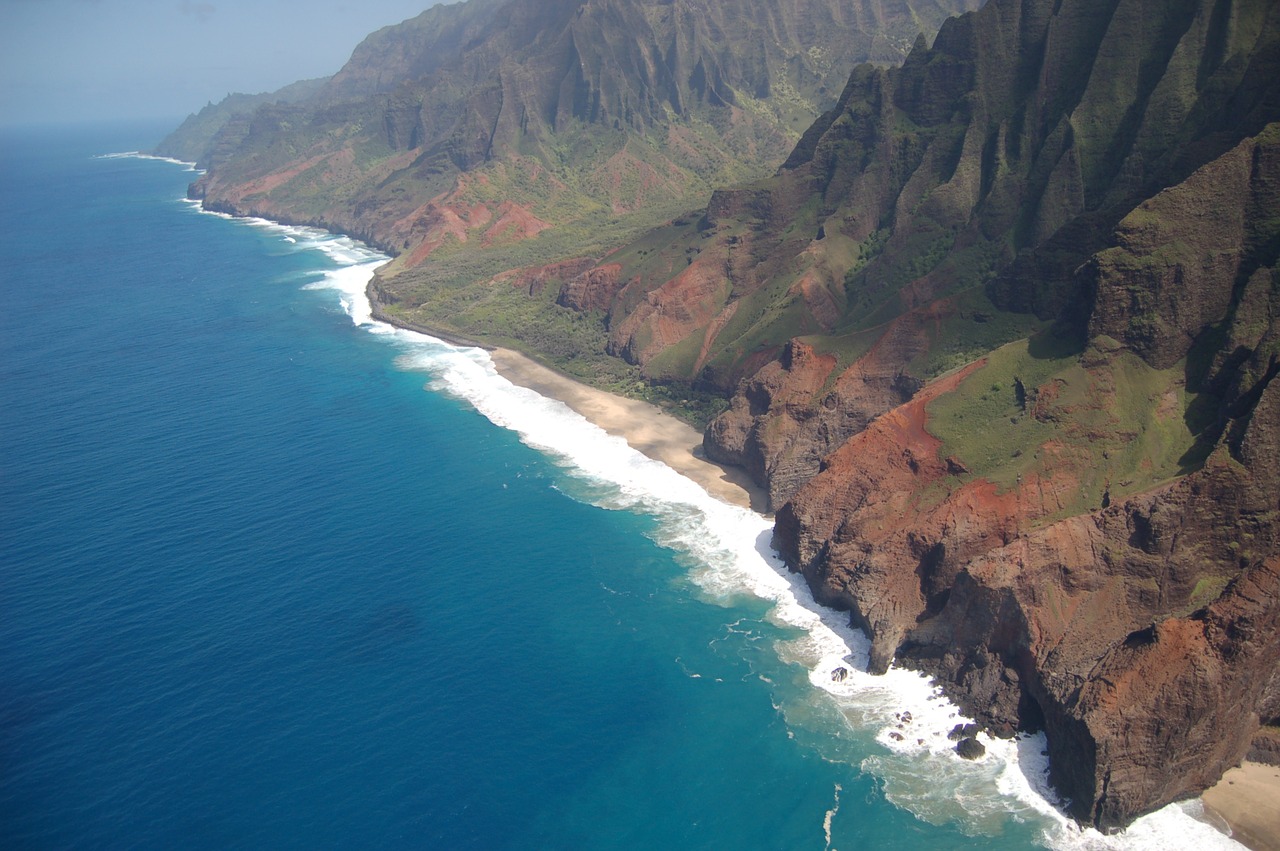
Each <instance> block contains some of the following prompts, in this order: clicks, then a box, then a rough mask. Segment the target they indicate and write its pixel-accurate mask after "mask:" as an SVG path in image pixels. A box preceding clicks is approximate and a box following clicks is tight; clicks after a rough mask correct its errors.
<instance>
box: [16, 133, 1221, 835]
mask: <svg viewBox="0 0 1280 851" xmlns="http://www.w3.org/2000/svg"><path fill="white" fill-rule="evenodd" d="M164 129H165V128H162V127H155V126H150V127H147V126H130V127H123V126H122V127H95V128H71V129H67V128H63V129H60V130H56V131H55V130H25V131H6V132H5V134H4V135H3V136H0V233H2V234H3V247H2V248H0V283H2V286H3V289H2V292H3V297H4V298H3V309H2V310H0V438H2V439H3V444H2V445H3V455H2V456H0V847H3V848H114V847H140V848H177V847H183V848H227V847H238V848H272V847H347V848H351V847H379V848H441V849H452V848H479V849H496V848H589V847H590V848H737V849H757V848H759V849H774V848H777V849H791V848H796V849H801V848H812V849H823V848H843V849H853V848H912V849H915V848H920V849H952V848H998V849H1014V848H1026V847H1036V846H1039V845H1044V844H1050V845H1055V846H1076V847H1084V846H1099V847H1101V846H1103V845H1105V846H1107V847H1112V846H1118V847H1167V844H1168V842H1169V841H1170V839H1169V837H1171V836H1176V837H1178V838H1179V839H1182V840H1186V841H1188V842H1191V841H1192V837H1196V838H1195V839H1194V844H1196V845H1197V846H1204V845H1205V843H1206V842H1209V843H1210V844H1211V843H1212V841H1213V837H1214V836H1216V834H1212V835H1209V836H1208V838H1205V837H1206V835H1205V834H1200V833H1196V831H1198V830H1201V829H1202V828H1203V825H1201V824H1200V823H1199V822H1196V821H1194V820H1193V819H1191V818H1190V816H1188V815H1187V811H1191V812H1194V809H1195V808H1194V805H1191V806H1189V807H1187V808H1185V809H1186V811H1184V810H1183V809H1176V808H1175V811H1173V812H1172V813H1170V812H1166V813H1162V814H1160V816H1157V817H1156V818H1155V819H1154V820H1152V821H1151V823H1150V824H1148V825H1147V826H1145V827H1144V828H1143V829H1141V830H1135V831H1133V832H1132V835H1131V836H1130V837H1127V838H1121V839H1119V840H1106V841H1105V842H1104V840H1103V839H1102V838H1101V837H1098V836H1096V834H1092V835H1091V834H1088V833H1085V834H1081V833H1079V832H1078V831H1074V830H1073V829H1072V828H1070V827H1069V826H1065V825H1064V824H1063V822H1062V820H1061V819H1060V818H1057V817H1055V816H1053V815H1052V812H1051V811H1048V810H1047V805H1046V804H1045V803H1044V802H1043V801H1042V800H1039V799H1037V797H1036V796H1035V794H1034V792H1031V791H1030V790H1031V787H1032V786H1034V785H1035V778H1036V776H1038V775H1037V772H1038V771H1042V769H1043V766H1042V765H1037V763H1036V756H1037V754H1038V747H1039V745H1038V743H1037V742H1036V740H1030V741H1028V742H1024V743H1022V744H1021V745H1020V746H1018V745H1002V744H1001V743H992V756H991V758H989V759H988V760H987V761H986V762H985V763H982V764H977V765H974V764H969V763H963V762H961V761H960V760H958V758H955V757H954V755H953V754H951V753H950V751H949V750H948V748H947V745H946V743H945V742H944V743H943V744H941V745H939V744H937V741H936V740H937V738H938V736H939V735H941V734H942V733H945V730H946V729H949V727H950V725H951V723H954V720H955V718H956V716H955V713H954V710H951V709H949V708H947V707H946V706H945V702H944V701H941V700H940V699H938V698H937V697H936V695H935V694H934V693H933V692H932V690H931V689H930V688H929V687H928V685H927V684H925V683H923V682H922V681H919V679H918V678H914V677H913V675H909V674H905V673H903V674H901V676H900V677H899V679H898V680H896V681H893V682H894V684H893V685H888V684H886V685H884V686H883V687H882V686H880V685H878V684H874V683H873V684H868V683H867V682H865V681H864V680H865V678H863V679H859V678H858V677H854V678H852V680H851V682H850V684H848V685H847V686H845V685H841V687H840V688H836V687H834V686H829V685H828V686H824V683H828V681H829V679H830V678H829V675H828V671H829V668H830V666H831V664H833V660H834V662H840V661H841V660H842V659H843V660H844V661H845V662H846V663H848V664H854V663H856V661H857V656H858V653H859V652H860V651H859V650H858V647H857V637H856V636H850V635H849V634H848V632H847V630H846V629H844V628H843V624H842V619H841V618H840V617H839V616H836V615H831V614H830V613H827V614H822V615H815V614H812V613H810V612H807V611H806V610H804V609H803V608H802V607H801V606H799V605H798V604H797V603H796V601H794V600H792V596H791V595H793V593H798V596H799V597H800V598H801V599H800V601H799V602H801V603H803V596H804V595H803V592H802V589H799V588H798V586H797V585H795V583H794V582H789V581H788V580H787V578H786V577H784V576H781V575H777V574H770V573H769V570H771V569H774V568H776V565H772V566H771V565H770V563H769V560H768V558H767V556H768V553H767V551H764V552H763V555H762V548H761V542H762V541H763V540H767V535H764V533H765V532H766V530H767V524H766V523H765V522H764V521H763V520H761V519H760V518H756V517H754V516H751V515H750V514H749V512H744V511H741V510H738V509H729V508H728V507H726V506H718V504H713V503H714V500H710V499H709V498H707V497H705V496H704V495H700V494H699V493H690V492H688V491H686V489H685V484H682V483H683V482H684V480H679V481H675V480H673V479H671V478H670V477H669V476H670V474H669V471H666V470H665V468H662V469H656V468H655V467H656V465H653V464H652V462H647V461H645V460H643V459H639V458H638V456H634V454H633V453H630V452H629V450H626V449H625V447H619V446H617V445H616V441H612V440H611V439H607V438H604V437H603V435H597V434H592V433H591V430H590V429H589V428H587V427H586V426H585V424H583V423H581V422H579V421H577V419H576V417H574V416H573V415H571V414H569V413H568V412H567V411H565V410H563V409H561V408H559V407H558V406H557V405H553V404H547V403H545V402H543V401H541V400H538V399H536V398H534V397H532V396H531V394H525V393H522V392H521V391H519V390H517V389H514V388H510V386H509V385H505V382H503V381H502V380H501V379H499V378H497V377H496V376H495V375H494V374H493V372H492V369H491V368H490V367H489V366H488V365H487V360H486V358H485V356H484V355H483V354H482V353H478V352H473V351H465V350H457V349H454V348H452V347H449V346H445V345H443V344H439V343H433V342H431V341H429V340H426V339H424V338H418V337H416V336H415V335H410V334H405V333H392V332H391V331H390V330H389V329H387V328H385V327H371V326H369V325H367V324H364V325H358V324H356V322H353V319H352V315H351V314H352V313H353V312H354V313H355V314H356V317H357V319H359V318H360V316H361V314H360V305H359V303H358V302H359V291H360V288H361V286H362V281H363V280H364V279H366V278H367V277H368V271H369V269H371V268H372V266H371V264H373V263H376V262H377V259H378V258H377V257H376V256H374V255H373V254H372V253H371V252H368V251H366V250H364V249H362V248H361V247H360V246H358V245H355V244H353V243H351V242H350V241H349V240H345V239H342V238H337V237H332V236H327V235H323V234H319V233H317V232H313V231H307V230H305V229H291V228H281V227H272V226H270V225H268V224H267V223H262V222H257V223H252V222H244V221H233V220H228V219H225V218H219V217H215V216H212V215H208V214H204V213H202V212H200V211H198V210H197V209H195V208H193V207H192V205H190V204H188V203H186V202H184V201H182V200H181V197H182V195H183V193H184V190H185V186H186V184H187V182H188V181H189V180H191V179H193V177H194V175H193V174H192V173H191V172H190V170H188V169H186V168H185V167H183V166H182V165H179V164H174V163H168V162H157V161H154V160H146V159H137V158H127V157H125V158H121V157H114V158H111V157H108V158H104V157H101V156H99V155H102V154H107V153H111V152H119V151H131V150H136V149H139V148H145V147H147V146H149V145H151V144H154V142H155V141H156V140H157V139H159V138H160V136H161V135H163V132H164ZM584 429H585V430H584ZM566 435H569V437H567V438H566ZM572 435H579V436H576V437H574V436H572ZM694 490H696V489H694ZM761 535H764V537H763V538H761ZM761 571H763V573H762V572H761ZM771 576H772V578H770V577H771ZM841 642H843V643H841ZM833 647H834V648H835V649H834V650H833V649H832V648H833ZM850 660H852V661H850ZM891 679H892V678H891ZM855 681H856V682H855ZM885 682H886V683H888V682H889V681H885ZM904 708H911V709H912V710H913V712H914V714H915V716H916V721H915V722H914V724H915V725H916V726H915V727H912V726H911V724H907V725H906V726H899V725H900V724H901V721H899V720H897V719H896V717H895V716H896V714H897V713H898V712H899V711H901V710H902V709H904ZM930 725H931V726H930ZM894 730H900V731H902V732H905V733H906V735H905V737H904V738H905V739H906V740H907V741H905V744H899V743H898V740H897V739H895V738H891V737H890V734H891V733H892V732H893V731H894ZM939 731H941V733H940V732H939ZM900 735H901V733H900ZM1002 747H1003V750H1002ZM1019 766H1021V769H1020V768H1019ZM1027 776H1030V777H1031V778H1032V779H1031V780H1030V781H1028V780H1027ZM1203 829H1204V830H1208V829H1207V828H1203ZM1170 831H1172V832H1170Z"/></svg>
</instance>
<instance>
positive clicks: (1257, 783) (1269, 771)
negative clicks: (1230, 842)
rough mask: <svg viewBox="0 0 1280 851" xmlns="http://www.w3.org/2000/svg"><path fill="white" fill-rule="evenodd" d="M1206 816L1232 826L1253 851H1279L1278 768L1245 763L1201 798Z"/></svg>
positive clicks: (1279, 802) (1239, 838) (1234, 832)
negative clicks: (1213, 817)
mask: <svg viewBox="0 0 1280 851" xmlns="http://www.w3.org/2000/svg"><path fill="white" fill-rule="evenodd" d="M1201 799H1202V800H1203V801H1204V808H1205V811H1206V814H1207V815H1209V816H1210V817H1212V816H1218V817H1220V818H1221V819H1222V820H1223V821H1225V822H1226V823H1227V824H1229V825H1231V835H1232V837H1234V838H1235V839H1236V841H1238V842H1240V843H1241V844H1242V845H1245V846H1247V847H1249V848H1252V849H1253V851H1280V766H1275V765H1263V764H1262V763H1259V762H1245V763H1244V764H1243V765H1241V766H1239V767H1238V768H1233V769H1231V770H1230V771H1228V772H1227V773H1226V774H1224V775H1222V779H1221V780H1220V781H1218V785H1217V786H1214V787H1213V788H1212V789H1209V790H1208V791H1206V792H1205V793H1204V795H1203V796H1201Z"/></svg>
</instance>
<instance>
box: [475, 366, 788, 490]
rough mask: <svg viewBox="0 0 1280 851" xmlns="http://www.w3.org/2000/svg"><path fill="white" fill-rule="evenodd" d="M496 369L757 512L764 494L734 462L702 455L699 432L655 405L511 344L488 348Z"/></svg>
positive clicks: (704, 486)
mask: <svg viewBox="0 0 1280 851" xmlns="http://www.w3.org/2000/svg"><path fill="white" fill-rule="evenodd" d="M489 356H490V357H491V358H492V359H493V365H494V367H495V368H496V369H497V370H498V373H499V374H500V375H502V376H503V377H504V378H506V379H507V380H508V381H510V382H511V383H512V384H518V385H520V386H521V387H528V388H529V389H530V390H534V391H536V392H537V393H539V394H540V395H542V396H546V397H548V398H551V399H556V400H558V401H560V402H563V403H564V404H566V405H568V406H569V407H570V408H571V409H572V410H574V411H576V412H577V413H579V414H581V415H582V416H583V417H585V418H586V419H587V420H588V421H590V422H592V423H594V424H595V425H597V426H599V427H600V428H602V429H604V430H605V431H606V432H608V433H609V434H611V435H615V436H617V437H621V438H622V439H623V440H625V441H626V442H627V443H628V444H629V445H630V446H631V448H632V449H635V450H636V451H637V452H640V453H642V454H644V455H646V456H647V457H649V458H652V459H654V460H655V461H661V462H662V463H663V464H666V465H667V466H668V467H670V468H671V469H673V470H675V471H676V472H677V473H680V474H681V475H683V476H685V477H687V478H690V479H692V480H693V481H695V482H697V483H698V484H699V485H700V486H701V487H702V488H703V489H704V490H706V491H707V492H708V493H710V494H711V495H712V496H715V497H718V498H719V499H722V500H724V501H725V502H729V503H732V504H734V505H741V506H743V507H744V508H751V509H753V510H755V511H759V512H763V511H764V506H765V504H766V502H765V493H764V491H763V489H761V488H760V487H758V486H757V485H756V484H755V483H754V482H752V481H751V479H750V478H749V477H748V476H747V474H746V472H745V471H743V470H741V469H738V468H735V467H721V466H720V465H718V464H714V463H712V462H710V461H708V460H707V459H706V458H705V457H704V456H703V455H702V434H701V433H700V432H699V431H698V430H697V429H695V428H694V427H693V426H690V425H688V424H687V423H684V422H681V421H680V420H678V419H676V418H675V417H673V416H671V415H670V414H668V413H666V412H665V411H663V410H662V409H661V408H659V407H658V406H656V405H652V404H650V403H648V402H642V401H640V400H638V399H628V398H626V397H623V396H616V395H614V394H613V393H608V392H606V391H604V390H597V389H596V388H594V387H588V386H587V385H585V384H582V383H580V382H578V381H575V380H574V379H572V378H569V377H567V376H564V375H561V374H560V373H558V372H556V371H555V370H553V369H549V368H548V367H545V366H543V365H542V364H540V363H538V362H537V361H534V360H532V359H531V358H529V357H526V356H525V355H523V354H521V353H520V352H517V351H513V350H511V349H492V350H490V352H489Z"/></svg>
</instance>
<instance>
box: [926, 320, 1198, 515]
mask: <svg viewBox="0 0 1280 851" xmlns="http://www.w3.org/2000/svg"><path fill="white" fill-rule="evenodd" d="M1185 372H1186V365H1185V362H1182V363H1178V364H1176V365H1175V366H1174V367H1171V368H1169V369H1164V370H1156V369H1152V368H1151V367H1150V366H1148V365H1147V364H1146V363H1145V362H1144V361H1142V360H1141V359H1140V358H1138V357H1136V356H1134V355H1132V354H1130V353H1128V352H1125V351H1120V350H1119V349H1118V346H1117V345H1115V343H1114V341H1109V340H1107V338H1099V339H1098V340H1095V341H1094V343H1093V344H1092V345H1091V346H1090V347H1089V348H1088V349H1087V350H1086V351H1084V352H1083V353H1081V352H1080V351H1079V350H1078V348H1077V347H1076V346H1074V345H1072V343H1071V342H1070V341H1069V340H1065V339H1060V338H1057V337H1054V336H1052V335H1051V334H1048V333H1043V334H1040V335H1038V336H1036V337H1033V338H1031V339H1029V340H1023V341H1019V342H1015V343H1010V344H1009V345H1006V346H1003V347H1001V348H999V349H997V350H995V351H993V352H991V354H990V355H989V356H988V357H987V359H986V364H985V365H984V366H982V367H981V368H979V369H978V370H977V371H975V372H974V373H973V374H972V375H970V376H969V377H968V378H966V379H965V380H964V381H963V382H962V383H961V384H960V386H959V387H958V388H957V389H956V390H955V391H954V392H952V393H948V394H945V395H943V396H940V397H939V398H937V399H936V400H934V401H933V402H932V403H930V405H929V407H928V416H929V426H928V428H929V431H930V432H931V433H932V434H933V435H934V436H936V437H938V438H939V439H940V440H941V441H942V444H943V445H942V449H941V450H940V452H941V454H942V455H943V456H944V457H947V456H954V457H956V458H957V459H958V460H959V461H960V462H961V463H963V464H964V465H965V467H967V468H968V471H969V472H968V474H964V475H965V477H966V478H967V477H970V476H972V477H984V478H987V479H990V480H991V481H993V482H995V483H996V484H997V486H998V487H1000V488H1001V489H1002V490H1008V489H1010V488H1013V487H1014V486H1016V485H1017V483H1018V482H1019V481H1020V480H1021V479H1022V478H1023V477H1028V476H1036V477H1039V478H1041V479H1049V478H1052V477H1054V476H1065V477H1068V478H1071V477H1074V479H1075V481H1076V483H1077V484H1076V487H1075V488H1074V490H1072V492H1071V493H1067V494H1060V495H1059V499H1060V501H1061V503H1062V507H1061V510H1059V511H1058V512H1056V513H1054V514H1052V515H1050V516H1049V517H1047V518H1045V520H1055V519H1059V518H1060V517H1065V516H1069V515H1072V514H1077V513H1080V512H1082V511H1088V510H1093V509H1096V508H1099V507H1100V506H1102V505H1103V503H1104V502H1106V501H1110V500H1115V499H1117V498H1119V497H1123V496H1126V495H1128V494H1131V493H1135V492H1138V491H1142V490H1145V489H1147V488H1150V487H1152V486H1153V485H1155V484H1157V483H1159V482H1162V481H1165V480H1167V479H1170V478H1172V477H1174V476H1177V475H1182V474H1185V473H1187V472H1190V471H1191V470H1192V469H1194V468H1195V467H1197V466H1199V465H1200V464H1201V463H1202V462H1203V455H1197V454H1196V453H1192V452H1190V450H1191V449H1192V448H1193V447H1194V446H1195V445H1196V438H1197V434H1196V433H1194V432H1193V430H1192V426H1190V425H1188V418H1187V416H1186V415H1187V412H1188V410H1189V409H1190V408H1192V407H1193V403H1194V402H1195V401H1196V394H1191V393H1188V392H1187V390H1186V388H1185V386H1184V385H1185V378H1184V376H1185Z"/></svg>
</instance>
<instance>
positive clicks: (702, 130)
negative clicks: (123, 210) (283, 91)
mask: <svg viewBox="0 0 1280 851" xmlns="http://www.w3.org/2000/svg"><path fill="white" fill-rule="evenodd" d="M976 2H977V0H874V2H873V0H856V2H847V0H787V2H784V3H778V2H776V0H771V2H764V0H750V2H745V3H741V2H737V3H726V2H721V0H713V2H699V3H696V4H694V3H689V2H685V0H676V2H650V0H596V1H595V2H590V3H587V2H583V0H557V2H538V3H535V2H528V0H469V2H466V3H460V4H456V5H448V6H436V7H433V8H431V9H429V10H427V11H426V12H424V13H423V14H422V15H420V16H418V17H417V18H414V19H412V20H410V21H406V22H405V23H403V24H400V25H398V26H395V27H388V28H385V29H383V30H380V31H379V32H377V33H374V34H373V35H371V36H369V38H368V39H366V40H365V42H364V43H362V44H361V45H360V46H359V47H358V48H357V49H356V51H355V53H354V54H353V56H352V57H351V60H350V61H349V62H348V63H347V65H346V66H345V67H344V68H342V69H341V70H340V71H339V72H338V73H337V74H336V75H334V77H333V78H332V79H331V80H330V81H329V82H328V83H327V84H326V86H325V87H324V88H323V90H322V91H320V92H319V93H318V94H317V95H316V96H315V97H314V98H312V99H310V100H309V101H307V102H305V103H302V104H277V105H274V106H268V107H265V108H263V109H260V110H259V111H257V112H255V113H254V114H253V116H252V119H251V120H250V121H249V122H248V123H247V128H246V127H244V126H237V127H228V128H227V130H226V132H225V133H224V134H223V138H222V139H221V140H219V141H218V142H217V143H216V144H217V146H218V147H219V148H227V147H231V148H233V149H234V151H233V152H232V153H231V154H230V155H229V156H223V157H219V159H218V161H217V163H216V167H215V168H213V169H211V170H210V172H209V174H208V175H207V176H206V177H205V178H204V179H202V180H201V181H199V182H198V183H197V184H196V186H195V187H194V191H195V193H196V194H197V195H199V196H200V197H203V198H204V200H205V202H206V204H207V205H208V206H210V207H213V208H215V209H223V210H232V211H237V212H247V213H255V214H261V215H268V216H272V217H275V218H282V219H288V220H292V221H306V222H311V223H315V224H320V225H324V226H327V227H332V228H335V229H340V230H344V231H347V232H350V233H355V234H357V235H360V236H362V237H365V238H367V239H369V240H371V241H373V242H374V243H375V244H377V245H380V246H382V247H383V248H385V249H387V250H389V251H391V252H393V253H395V254H397V255H399V258H398V260H397V265H396V266H395V268H396V269H407V268H412V267H414V266H417V265H420V264H421V263H422V262H423V261H424V260H425V259H426V258H427V257H428V256H431V255H433V254H437V253H438V252H440V250H441V249H445V253H448V250H449V249H451V248H454V247H458V246H466V247H465V249H464V250H465V252H468V253H476V252H483V249H485V248H488V247H491V246H493V245H510V244H513V243H518V242H522V241H526V240H530V239H531V238H532V237H535V236H537V235H539V234H541V233H542V232H543V231H546V230H548V229H555V228H557V227H560V226H564V225H569V224H573V223H590V222H591V221H593V220H596V219H601V218H617V217H624V218H625V217H628V216H639V217H640V219H641V220H642V221H643V222H644V223H647V224H652V223H654V222H656V221H661V219H662V217H663V215H664V213H663V212H654V210H655V208H657V209H659V210H663V211H667V212H665V215H670V210H676V209H677V208H679V207H680V206H682V205H684V204H686V203H694V199H695V198H697V197H698V196H699V195H701V197H705V193H709V192H710V189H711V187H712V186H714V185H717V184H720V183H724V182H728V181H735V180H740V179H743V178H746V177H752V176H758V175H761V174H764V173H766V172H767V171H769V170H771V169H773V168H775V167H776V164H777V163H778V162H780V161H781V160H782V159H783V158H784V157H785V156H786V153H787V151H788V150H789V149H790V147H791V146H792V144H793V143H794V140H795V138H796V136H797V134H798V132H799V131H800V130H802V129H803V128H804V127H805V126H807V125H808V123H809V122H810V121H812V120H813V118H814V117H815V116H816V115H817V114H818V113H819V111H820V110H821V109H823V108H825V106H826V105H828V104H829V103H830V102H831V100H832V99H833V98H834V95H835V87H836V86H837V85H838V84H839V82H838V81H841V80H843V78H844V77H845V76H846V75H847V74H848V71H849V68H850V67H851V66H852V64H853V63H854V62H855V61H860V60H872V61H881V62H896V61H901V58H902V56H903V55H904V54H905V51H906V49H907V47H908V46H909V44H910V42H911V39H913V38H914V36H915V34H916V33H917V32H918V28H919V27H920V26H922V25H923V26H929V27H936V26H937V25H938V24H939V23H940V22H941V21H942V19H943V18H944V17H945V16H946V15H947V14H949V13H951V12H954V11H957V10H960V9H963V8H966V7H968V6H971V5H975V4H976ZM829 79H830V80H831V82H832V90H831V91H830V92H828V90H827V82H828V80H829ZM228 143H230V144H228ZM504 204H505V205H506V209H505V210H503V211H499V210H498V208H499V206H501V205H504ZM530 222H532V223H534V224H533V226H529V223H530ZM586 226H589V224H588V225H586ZM561 242H565V244H563V245H562V244H561ZM561 242H557V241H554V240H548V239H543V240H540V241H539V243H538V245H539V247H544V246H545V250H541V251H538V250H537V249H531V250H530V256H529V257H528V258H525V259H532V257H533V256H534V255H536V256H538V257H544V258H545V259H547V260H554V259H559V257H556V256H555V255H556V252H557V251H561V252H568V251H572V250H573V249H572V248H571V247H569V246H568V245H567V240H562V241H561ZM552 243H554V244H552ZM561 256H563V254H562V255H561ZM415 283H420V282H415V281H414V280H412V279H405V280H404V281H401V282H399V283H396V284H389V285H388V288H389V290H391V291H396V292H398V293H399V294H400V295H402V296H408V295H409V293H410V292H411V291H412V290H413V289H414V286H415ZM410 300H415V299H412V298H410ZM416 301H422V299H421V298H418V299H416Z"/></svg>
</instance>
